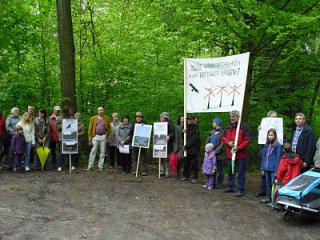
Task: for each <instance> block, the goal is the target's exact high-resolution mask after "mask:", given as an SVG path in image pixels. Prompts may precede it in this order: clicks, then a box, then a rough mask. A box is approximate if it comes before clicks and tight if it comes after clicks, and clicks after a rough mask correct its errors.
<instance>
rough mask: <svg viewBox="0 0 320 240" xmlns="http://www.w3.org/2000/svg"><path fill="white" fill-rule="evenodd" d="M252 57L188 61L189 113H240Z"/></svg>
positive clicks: (187, 92)
mask: <svg viewBox="0 0 320 240" xmlns="http://www.w3.org/2000/svg"><path fill="white" fill-rule="evenodd" d="M249 56H250V53H244V54H238V55H233V56H227V57H220V58H204V59H186V66H185V69H186V76H185V77H186V86H185V87H186V95H187V100H186V101H187V112H189V113H193V112H230V111H232V110H239V111H240V112H241V111H242V105H243V98H244V93H245V88H246V78H247V71H248V65H249Z"/></svg>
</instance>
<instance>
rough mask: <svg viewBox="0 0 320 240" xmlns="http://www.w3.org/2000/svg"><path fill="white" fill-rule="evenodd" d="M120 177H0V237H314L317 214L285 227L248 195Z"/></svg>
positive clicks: (252, 183) (250, 186)
mask: <svg viewBox="0 0 320 240" xmlns="http://www.w3.org/2000/svg"><path fill="white" fill-rule="evenodd" d="M155 175H156V174H154V175H153V176H148V177H139V178H138V179H136V178H135V177H134V176H131V175H122V174H121V173H120V172H116V171H115V172H110V171H107V172H104V173H98V172H90V173H89V172H85V171H84V170H80V172H77V173H73V174H68V173H66V172H64V173H57V172H54V171H52V172H45V173H41V172H33V173H28V174H13V173H11V172H6V171H1V172H0V183H1V184H0V226H1V227H0V239H1V240H4V239H32V240H33V239H168V240H169V239H170V240H171V239H197V240H200V239H268V240H270V239H312V240H314V239H319V236H320V217H310V216H305V217H297V218H295V219H294V221H293V223H290V224H289V223H286V222H284V221H283V219H282V214H281V213H277V212H274V211H270V210H269V209H268V208H267V207H266V206H265V205H263V204H261V203H260V202H259V200H258V199H257V198H255V197H254V192H255V191H256V190H257V187H256V186H257V183H256V180H255V179H257V176H249V177H248V178H247V179H248V180H247V184H246V186H247V190H246V193H247V194H246V195H245V196H244V197H242V198H235V197H234V196H233V195H230V194H227V193H224V191H223V190H213V191H208V190H204V189H202V188H201V183H197V184H191V183H189V182H181V181H177V180H175V179H160V180H159V179H158V178H157V177H156V176H155Z"/></svg>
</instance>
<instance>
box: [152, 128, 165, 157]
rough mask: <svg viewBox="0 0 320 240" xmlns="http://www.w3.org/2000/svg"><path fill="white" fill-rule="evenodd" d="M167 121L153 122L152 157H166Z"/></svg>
mask: <svg viewBox="0 0 320 240" xmlns="http://www.w3.org/2000/svg"><path fill="white" fill-rule="evenodd" d="M167 135H168V123H167V122H155V123H153V157H154V158H167V151H168V150H167Z"/></svg>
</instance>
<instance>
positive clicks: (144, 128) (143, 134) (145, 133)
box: [132, 124, 152, 148]
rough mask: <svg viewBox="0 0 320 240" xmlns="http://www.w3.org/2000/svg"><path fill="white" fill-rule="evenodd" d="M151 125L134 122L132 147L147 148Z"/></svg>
mask: <svg viewBox="0 0 320 240" xmlns="http://www.w3.org/2000/svg"><path fill="white" fill-rule="evenodd" d="M151 130H152V125H145V124H135V125H134V135H133V142H132V146H133V147H141V148H149V144H150V137H151Z"/></svg>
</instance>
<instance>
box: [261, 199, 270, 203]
mask: <svg viewBox="0 0 320 240" xmlns="http://www.w3.org/2000/svg"><path fill="white" fill-rule="evenodd" d="M260 201H261V202H262V203H270V202H271V200H270V199H267V198H264V199H261V200H260Z"/></svg>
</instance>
